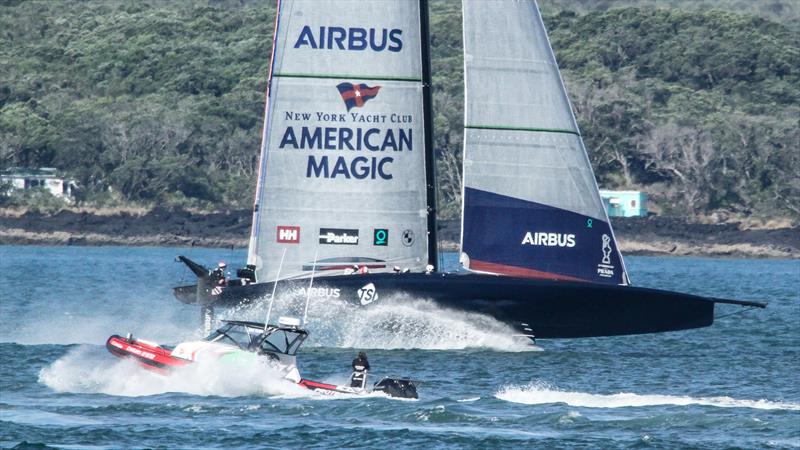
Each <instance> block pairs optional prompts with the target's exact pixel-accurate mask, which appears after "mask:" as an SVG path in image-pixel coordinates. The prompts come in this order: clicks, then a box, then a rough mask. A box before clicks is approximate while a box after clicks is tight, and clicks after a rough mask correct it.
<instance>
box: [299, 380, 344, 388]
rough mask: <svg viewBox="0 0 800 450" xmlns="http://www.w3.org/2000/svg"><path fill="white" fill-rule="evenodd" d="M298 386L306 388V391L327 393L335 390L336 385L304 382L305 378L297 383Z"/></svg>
mask: <svg viewBox="0 0 800 450" xmlns="http://www.w3.org/2000/svg"><path fill="white" fill-rule="evenodd" d="M298 384H299V385H300V386H303V387H306V388H308V389H327V390H329V391H334V390H336V385H333V384H326V383H320V382H317V381H311V380H306V379H305V378H303V379H302V380H300V383H298Z"/></svg>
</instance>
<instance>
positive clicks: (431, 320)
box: [218, 295, 542, 352]
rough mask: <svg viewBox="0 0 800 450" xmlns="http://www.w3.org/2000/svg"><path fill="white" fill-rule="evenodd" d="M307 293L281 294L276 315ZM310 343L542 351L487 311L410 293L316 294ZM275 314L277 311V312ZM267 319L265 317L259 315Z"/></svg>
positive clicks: (254, 315) (253, 316) (241, 312)
mask: <svg viewBox="0 0 800 450" xmlns="http://www.w3.org/2000/svg"><path fill="white" fill-rule="evenodd" d="M304 301H305V297H304V296H298V295H295V296H287V295H279V296H278V298H276V302H275V308H276V310H277V311H279V313H278V315H295V316H297V314H298V313H300V314H301V313H302V309H301V308H300V307H301V306H302V304H303V302H304ZM264 308H265V304H264V303H263V302H255V303H252V304H250V305H246V306H243V307H239V308H236V309H231V310H227V311H220V312H219V314H218V317H219V318H226V317H230V318H238V319H248V320H259V318H260V317H263V311H265V309H264ZM309 308H310V309H309V313H308V320H309V323H308V329H309V330H310V332H311V338H310V339H309V343H308V345H312V346H322V347H351V348H373V349H411V348H418V349H429V350H459V349H468V348H488V349H492V350H499V351H510V352H520V351H541V350H542V349H541V348H540V347H537V346H535V345H533V344H531V343H530V341H529V340H528V339H526V338H519V337H514V335H515V334H518V332H517V331H515V330H514V329H513V328H512V327H510V326H508V325H506V324H504V323H502V322H500V321H498V320H496V319H494V318H492V317H489V316H486V315H483V314H476V313H467V312H463V311H455V310H450V309H446V308H442V307H440V306H438V305H436V304H435V303H433V302H432V301H429V300H423V299H418V298H413V297H410V296H407V295H392V296H387V297H385V298H384V297H381V298H380V303H373V304H372V305H370V306H369V307H366V308H365V307H362V306H360V305H354V304H351V303H348V302H346V301H342V300H337V299H319V298H317V299H313V298H312V300H311V304H310V307H309ZM273 317H276V316H275V313H273ZM261 320H263V319H261Z"/></svg>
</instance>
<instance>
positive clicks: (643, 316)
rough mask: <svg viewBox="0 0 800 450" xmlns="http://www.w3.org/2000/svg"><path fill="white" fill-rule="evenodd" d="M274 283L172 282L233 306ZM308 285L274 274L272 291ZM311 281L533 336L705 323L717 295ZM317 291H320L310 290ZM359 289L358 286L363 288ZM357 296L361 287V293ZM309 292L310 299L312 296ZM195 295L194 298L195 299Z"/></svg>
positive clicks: (432, 280) (488, 278) (183, 295)
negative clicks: (401, 297)
mask: <svg viewBox="0 0 800 450" xmlns="http://www.w3.org/2000/svg"><path fill="white" fill-rule="evenodd" d="M370 283H372V284H373V285H374V288H375V292H376V293H377V294H378V295H377V299H376V300H374V301H372V302H370V303H369V304H366V305H362V303H366V302H369V300H370V298H368V297H364V299H365V302H362V301H361V300H360V297H359V293H358V291H359V289H362V288H364V287H366V286H367V285H369V284H370ZM272 285H273V283H258V284H251V285H242V286H228V287H226V288H225V289H224V290H223V291H222V293H221V294H220V295H216V296H213V297H210V296H201V298H198V296H197V289H196V287H195V286H181V287H177V288H175V289H174V293H175V296H176V297H177V298H178V299H179V300H180V301H182V302H184V303H189V304H201V305H203V304H205V305H212V306H214V307H227V306H236V305H240V304H243V303H247V302H249V301H252V300H255V299H259V298H263V297H265V296H267V295H269V294H270V293H271V292H272ZM307 286H308V280H298V281H280V282H279V283H278V295H281V293H285V292H287V290H295V289H297V290H299V289H301V288H305V287H307ZM314 289H315V290H316V289H320V290H322V289H326V290H327V291H326V292H332V291H333V290H336V289H338V299H340V300H347V301H349V302H352V303H353V304H356V305H360V306H362V307H364V308H369V307H370V306H372V305H373V304H380V303H381V299H382V298H383V299H385V298H387V297H389V296H391V295H392V294H406V295H411V296H413V297H416V298H420V299H428V300H431V301H433V302H435V303H436V304H438V305H439V306H441V307H443V308H449V309H454V310H461V311H468V312H476V313H482V314H487V315H490V316H492V317H494V318H496V319H498V320H500V321H503V322H505V323H508V324H510V325H512V326H514V327H515V328H516V329H517V330H518V332H519V333H521V334H533V335H534V336H535V337H536V338H545V339H546V338H578V337H594V336H618V335H629V334H643V333H660V332H665V331H676V330H686V329H691V328H700V327H707V326H710V325H711V324H713V323H714V304H715V301H716V299H710V298H704V297H699V296H695V295H689V294H682V293H678V292H669V291H661V290H656V289H647V288H639V287H631V286H607V285H599V284H592V283H573V282H564V281H551V280H535V279H528V278H515V277H501V276H493V275H482V274H472V273H470V274H441V273H437V274H431V275H426V274H419V273H407V274H387V273H382V274H365V275H341V276H332V277H318V278H316V279H315V280H314ZM316 292H319V291H316ZM362 294H363V291H362ZM362 296H363V295H362ZM313 298H314V297H312V301H313ZM198 300H199V301H198Z"/></svg>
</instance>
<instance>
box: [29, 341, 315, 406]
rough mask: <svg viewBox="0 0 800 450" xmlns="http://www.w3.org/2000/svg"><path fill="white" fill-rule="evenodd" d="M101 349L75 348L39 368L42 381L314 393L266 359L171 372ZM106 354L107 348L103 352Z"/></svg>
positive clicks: (82, 387) (95, 388)
mask: <svg viewBox="0 0 800 450" xmlns="http://www.w3.org/2000/svg"><path fill="white" fill-rule="evenodd" d="M97 353H98V352H97V349H96V348H91V347H88V346H79V347H76V348H74V349H72V350H71V351H70V352H68V353H67V354H66V355H64V356H63V357H61V358H59V359H58V360H56V361H55V362H54V363H52V364H51V365H49V366H47V367H45V368H44V369H42V370H41V372H40V373H39V382H40V383H42V384H44V385H46V386H48V387H49V388H51V389H53V390H55V391H57V392H71V393H100V394H108V395H119V396H127V397H138V396H144V395H156V394H163V393H167V392H181V393H187V394H194V395H204V396H206V395H215V396H221V397H238V396H246V395H258V396H285V397H305V396H310V395H314V394H313V393H312V392H310V391H308V390H307V389H305V388H302V387H300V386H298V385H296V384H294V383H292V382H290V381H287V380H285V379H284V378H283V377H282V375H281V374H280V373H279V372H278V371H277V370H275V369H273V368H271V367H270V366H268V365H264V364H252V363H250V364H248V363H246V362H240V363H237V361H235V360H234V361H226V362H224V363H220V362H208V363H196V364H192V365H190V366H187V367H183V368H180V369H177V370H176V371H175V372H174V373H172V374H171V375H169V376H162V375H159V374H155V373H153V372H150V371H148V370H146V369H144V368H142V367H140V366H139V365H138V364H136V363H135V362H134V361H131V360H119V359H117V358H115V357H113V356H111V355H109V354H107V353H106V354H102V355H98V354H97ZM103 353H105V352H103Z"/></svg>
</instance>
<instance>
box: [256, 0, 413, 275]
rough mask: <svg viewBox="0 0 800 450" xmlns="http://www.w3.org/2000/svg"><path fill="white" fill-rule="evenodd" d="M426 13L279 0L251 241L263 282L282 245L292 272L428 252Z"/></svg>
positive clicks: (399, 5)
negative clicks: (422, 17) (423, 26)
mask: <svg viewBox="0 0 800 450" xmlns="http://www.w3.org/2000/svg"><path fill="white" fill-rule="evenodd" d="M420 13H421V12H420V5H419V2H417V1H392V2H387V1H381V0H281V1H279V3H278V10H277V18H276V25H275V40H274V43H273V51H272V65H271V68H270V77H269V86H268V91H267V102H266V111H265V122H264V130H263V136H262V148H261V162H260V169H259V177H258V186H257V189H256V199H255V208H254V214H253V229H252V234H251V238H250V246H249V252H248V264H253V265H255V267H256V277H257V280H258V281H260V282H261V281H272V279H273V278H274V277H275V275H276V271H277V260H278V259H279V258H280V255H281V254H282V251H283V249H284V248H286V249H287V252H286V260H285V262H284V266H283V272H282V273H283V274H285V276H286V277H293V276H302V275H304V274H310V272H311V270H312V267H314V266H315V267H316V272H317V276H320V275H326V274H340V273H342V272H341V270H340V269H343V268H345V267H350V266H352V265H354V264H358V265H360V266H367V267H369V268H370V269H371V270H373V271H376V270H378V271H380V270H391V268H392V267H393V266H395V265H397V266H401V267H408V268H410V269H412V270H421V269H422V268H424V266H425V265H426V264H427V263H428V233H427V230H428V205H427V200H426V180H425V171H426V166H425V165H426V159H425V150H426V149H425V131H426V130H425V120H424V117H423V84H422V74H423V63H422V58H423V53H422V39H421V27H420ZM315 254H318V257H316V261H315Z"/></svg>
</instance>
